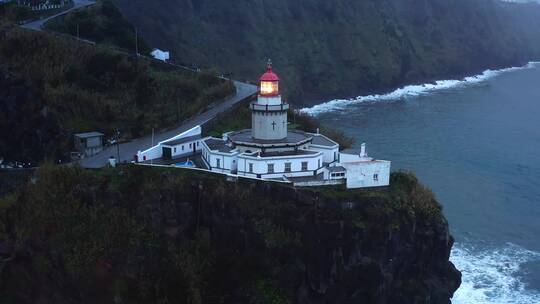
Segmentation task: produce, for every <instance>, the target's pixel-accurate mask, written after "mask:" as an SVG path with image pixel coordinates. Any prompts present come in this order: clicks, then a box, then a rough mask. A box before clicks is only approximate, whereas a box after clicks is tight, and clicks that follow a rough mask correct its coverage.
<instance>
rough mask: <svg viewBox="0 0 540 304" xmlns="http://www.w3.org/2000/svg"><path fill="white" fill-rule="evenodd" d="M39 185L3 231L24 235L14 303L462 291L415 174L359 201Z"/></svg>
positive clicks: (213, 190)
mask: <svg viewBox="0 0 540 304" xmlns="http://www.w3.org/2000/svg"><path fill="white" fill-rule="evenodd" d="M35 181H36V183H35V185H29V186H28V187H26V189H25V192H24V193H25V194H24V195H20V196H19V197H18V199H17V203H16V204H14V205H13V206H14V207H13V208H15V209H17V208H21V209H20V210H19V212H14V209H12V210H11V213H10V216H11V217H12V218H11V219H10V222H11V223H16V227H15V228H13V227H11V228H10V227H7V228H6V229H4V230H2V231H12V232H13V231H14V229H15V230H16V229H22V228H23V227H24V228H25V229H24V230H21V231H24V232H25V233H23V234H18V235H17V234H15V233H14V234H13V235H12V237H13V238H15V239H16V238H17V237H21V236H24V235H27V236H29V238H28V239H19V240H17V241H13V243H17V244H24V245H22V246H19V247H17V248H16V250H17V252H18V254H17V257H16V258H15V259H14V260H12V261H11V262H9V263H7V264H6V265H5V267H4V268H3V271H2V273H1V275H2V276H1V278H2V281H0V283H1V284H0V291H2V292H3V293H4V294H8V295H11V296H13V297H14V298H15V299H17V300H18V302H19V303H32V302H35V301H37V299H39V301H40V303H67V302H70V303H96V302H100V303H112V302H115V301H116V302H117V303H118V301H121V302H123V303H141V302H144V303H148V302H160V301H164V300H165V299H174V300H175V301H177V302H180V303H195V302H198V303H301V304H323V303H377V304H379V303H381V304H382V303H418V304H420V303H422V304H428V303H429V304H438V303H441V304H443V303H444V304H447V303H449V302H450V298H451V296H452V295H453V292H454V291H455V290H456V289H457V288H458V287H459V284H460V273H459V271H457V270H456V269H455V267H454V266H453V265H452V263H451V262H450V261H449V254H450V250H451V248H452V244H453V238H452V237H451V236H450V235H449V232H448V224H447V222H446V220H445V219H444V216H443V215H442V213H441V208H440V206H439V205H438V203H437V202H436V201H435V200H434V199H433V196H432V194H431V193H430V192H429V190H427V189H425V188H424V187H423V186H421V185H420V184H419V183H418V181H417V180H416V178H414V177H413V176H412V175H409V174H403V173H395V174H393V176H392V186H391V187H389V188H388V189H378V190H361V191H346V190H345V189H341V188H326V189H319V190H313V189H303V190H302V189H295V188H291V187H288V186H282V185H277V184H270V183H261V182H251V181H245V180H238V181H226V180H225V178H223V177H221V176H216V175H207V174H199V173H189V172H185V171H178V170H172V171H170V170H158V169H155V168H151V169H150V168H140V167H129V168H124V169H122V170H121V171H103V172H100V173H96V172H94V173H91V172H88V171H82V170H80V169H67V168H64V169H58V168H49V169H40V170H39V171H38V173H37V175H36V177H35ZM51 209H52V210H54V213H51V212H50V211H52V210H51ZM0 211H1V210H0ZM25 212H26V213H25ZM0 215H1V214H0ZM14 216H15V217H16V216H20V217H21V218H13V217H14ZM58 216H60V217H61V218H64V220H58ZM55 220H56V222H55ZM37 223H41V224H37ZM53 223H54V224H53ZM29 232H32V233H29ZM15 235H17V236H15ZM0 236H1V235H0ZM40 265H41V266H40ZM43 265H47V266H43ZM48 277H55V278H57V279H56V280H48V279H47V278H48ZM33 286H40V288H39V289H38V288H35V287H33ZM119 286H123V287H122V288H120V287H119ZM98 287H99V288H98ZM96 288H98V289H96Z"/></svg>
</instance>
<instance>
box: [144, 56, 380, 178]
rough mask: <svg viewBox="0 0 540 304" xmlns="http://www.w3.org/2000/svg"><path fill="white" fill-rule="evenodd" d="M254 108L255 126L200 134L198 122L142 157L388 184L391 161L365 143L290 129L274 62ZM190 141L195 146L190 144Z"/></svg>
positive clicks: (260, 173) (252, 172)
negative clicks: (342, 143)
mask: <svg viewBox="0 0 540 304" xmlns="http://www.w3.org/2000/svg"><path fill="white" fill-rule="evenodd" d="M250 109H251V113H252V115H251V117H252V119H251V122H252V128H251V129H246V130H241V131H233V132H228V133H225V134H223V136H222V137H221V138H215V137H206V138H201V130H200V127H197V128H194V129H192V130H190V131H187V132H184V133H182V134H179V135H178V136H175V137H173V138H171V139H169V140H166V141H163V142H160V143H159V144H158V145H157V146H154V147H152V148H150V149H148V150H146V151H143V152H139V153H138V155H137V156H138V160H139V161H149V160H153V159H157V158H161V159H169V160H170V159H172V160H174V159H175V158H178V157H185V156H193V155H196V154H199V153H200V158H201V165H202V166H204V167H205V169H207V170H210V171H213V172H218V173H226V174H231V175H236V176H245V177H251V178H260V179H268V180H280V181H290V182H292V183H293V184H294V185H297V186H320V185H332V184H346V186H347V188H364V187H378V186H387V185H389V180H390V162H389V161H383V160H375V159H373V158H370V157H368V156H367V153H366V145H365V144H362V149H361V151H360V152H359V153H355V154H349V153H343V152H340V151H339V144H338V143H337V142H335V141H334V140H332V139H331V138H328V137H326V136H324V135H323V134H319V133H307V132H303V131H298V130H288V127H287V126H288V122H287V111H288V110H289V104H287V103H285V102H284V101H283V100H282V99H281V95H280V93H279V77H278V76H277V75H276V74H275V73H274V72H273V71H272V66H271V64H270V63H269V64H268V70H267V71H266V73H264V74H263V75H262V76H261V78H260V92H259V95H258V98H257V100H256V101H254V102H253V103H251V105H250ZM188 143H189V144H191V145H192V146H191V147H187V146H186V145H187V144H188ZM178 159H179V158H178ZM172 163H174V161H173V162H172Z"/></svg>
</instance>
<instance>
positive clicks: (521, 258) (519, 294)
mask: <svg viewBox="0 0 540 304" xmlns="http://www.w3.org/2000/svg"><path fill="white" fill-rule="evenodd" d="M450 259H451V261H452V262H453V263H454V265H456V267H457V268H458V269H459V270H460V271H461V272H462V275H463V277H462V283H461V287H460V288H459V289H458V290H457V291H456V293H455V295H454V298H453V299H452V303H454V304H538V303H540V292H538V291H534V290H528V289H526V285H525V283H524V282H523V280H522V279H521V277H520V272H521V271H522V269H521V268H522V265H523V264H524V263H528V262H537V261H540V253H538V252H534V251H530V250H527V249H524V248H522V247H519V246H517V245H514V244H510V243H509V244H506V246H504V247H503V248H498V249H483V250H476V249H475V248H474V247H472V246H470V247H465V246H463V245H462V244H458V243H456V245H455V246H454V249H453V250H452V255H451V257H450Z"/></svg>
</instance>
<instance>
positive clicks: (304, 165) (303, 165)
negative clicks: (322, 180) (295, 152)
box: [302, 162, 307, 171]
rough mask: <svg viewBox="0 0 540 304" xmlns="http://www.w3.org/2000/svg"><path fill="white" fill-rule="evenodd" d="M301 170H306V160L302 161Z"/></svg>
mask: <svg viewBox="0 0 540 304" xmlns="http://www.w3.org/2000/svg"><path fill="white" fill-rule="evenodd" d="M302 171H307V162H302Z"/></svg>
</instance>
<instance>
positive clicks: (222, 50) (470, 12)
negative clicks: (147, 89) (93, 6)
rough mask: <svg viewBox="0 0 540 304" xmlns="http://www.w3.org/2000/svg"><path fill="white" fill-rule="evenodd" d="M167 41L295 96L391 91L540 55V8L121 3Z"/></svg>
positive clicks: (397, 2) (462, 0)
mask: <svg viewBox="0 0 540 304" xmlns="http://www.w3.org/2000/svg"><path fill="white" fill-rule="evenodd" d="M115 2H116V3H118V5H119V7H120V10H121V11H122V12H123V13H124V15H125V16H126V17H127V18H128V19H129V20H131V21H132V22H134V23H135V24H137V26H138V27H139V28H141V30H142V32H143V33H144V34H145V37H147V38H148V39H149V41H151V42H152V43H153V44H154V45H156V46H159V47H160V48H164V49H168V50H171V51H173V54H174V56H176V58H178V59H179V60H183V61H185V62H187V63H192V62H195V63H198V64H200V65H210V66H215V67H219V68H220V69H222V70H223V71H224V72H229V71H230V72H233V74H234V75H236V77H246V78H248V79H256V77H257V76H258V75H259V74H260V72H261V70H262V69H263V68H264V63H265V61H266V58H269V57H270V58H272V59H273V61H274V63H275V68H276V70H277V71H278V72H279V73H280V74H281V75H283V78H284V82H285V84H286V87H287V89H288V95H289V96H290V97H293V100H291V102H293V103H297V102H299V101H302V100H303V99H304V100H305V99H311V98H313V97H319V98H320V97H321V96H323V95H326V96H336V95H339V96H341V97H344V95H353V94H358V93H368V92H373V91H380V90H386V89H389V88H393V87H396V86H398V85H402V84H405V83H413V82H424V81H426V80H433V79H446V78H447V77H453V76H459V75H463V74H467V73H477V72H478V71H481V70H483V69H485V68H488V67H498V66H508V65H516V64H520V63H523V62H524V61H527V60H530V59H533V58H540V38H539V36H540V33H539V30H538V29H539V28H540V6H538V5H511V4H505V3H502V1H496V0H456V1H448V0H421V1H417V0H377V1H373V0H364V1H356V0H343V1H327V0H307V1H293V0H274V1H255V2H254V1H247V0H240V1H227V0H219V1H191V0H174V1H160V2H157V3H154V2H148V1H146V0H115Z"/></svg>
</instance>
